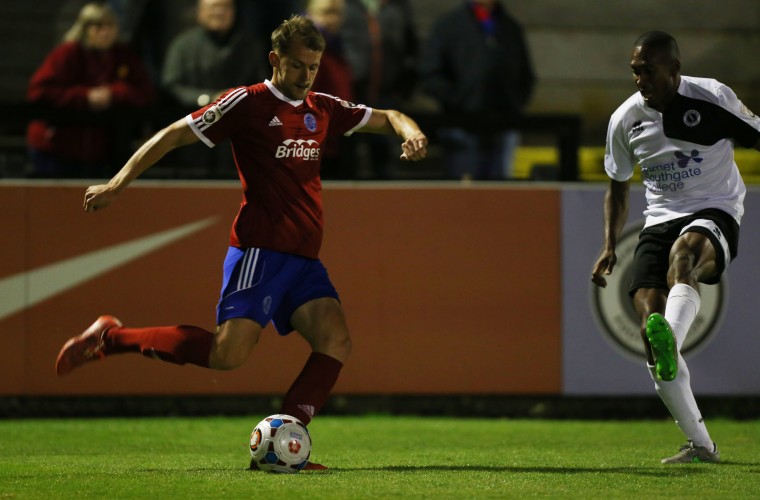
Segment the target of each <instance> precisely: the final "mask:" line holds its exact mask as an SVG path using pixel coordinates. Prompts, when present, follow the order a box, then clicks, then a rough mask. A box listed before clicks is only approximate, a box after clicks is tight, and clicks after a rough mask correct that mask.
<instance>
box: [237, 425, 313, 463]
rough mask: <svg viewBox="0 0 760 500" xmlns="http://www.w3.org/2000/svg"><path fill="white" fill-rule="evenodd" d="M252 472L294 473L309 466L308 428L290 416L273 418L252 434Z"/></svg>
mask: <svg viewBox="0 0 760 500" xmlns="http://www.w3.org/2000/svg"><path fill="white" fill-rule="evenodd" d="M250 445H251V469H253V468H254V467H258V468H259V469H261V470H263V471H267V472H288V473H295V472H298V471H300V470H301V469H303V468H304V467H305V466H306V464H307V463H308V462H309V455H310V454H311V436H309V431H308V430H307V429H306V426H305V425H304V424H303V422H301V421H300V420H298V419H297V418H296V417H292V416H290V415H283V414H276V415H270V416H268V417H267V418H265V419H264V420H262V421H261V422H259V423H258V424H257V425H256V427H254V429H253V432H251V440H250Z"/></svg>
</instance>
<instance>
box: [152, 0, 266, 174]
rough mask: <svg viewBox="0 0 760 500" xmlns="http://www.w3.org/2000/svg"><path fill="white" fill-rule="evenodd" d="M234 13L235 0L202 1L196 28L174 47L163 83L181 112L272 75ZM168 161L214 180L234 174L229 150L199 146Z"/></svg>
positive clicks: (181, 36) (169, 51)
mask: <svg viewBox="0 0 760 500" xmlns="http://www.w3.org/2000/svg"><path fill="white" fill-rule="evenodd" d="M235 14H236V7H235V2H234V1H233V0H198V3H197V26H194V27H192V28H190V29H189V30H187V31H185V32H184V33H182V34H180V35H179V36H178V37H177V38H175V39H174V40H173V41H172V43H171V45H170V46H169V49H168V51H167V54H166V60H165V61H164V65H163V72H162V77H161V83H162V88H163V90H164V91H165V92H166V93H167V94H168V96H169V97H170V98H171V99H173V100H174V102H175V103H176V104H179V105H180V106H181V107H182V108H183V109H182V112H186V111H190V110H195V109H197V108H199V107H203V106H205V105H207V104H208V103H210V102H213V101H215V100H216V99H217V97H219V95H221V94H222V93H223V92H224V91H226V90H228V89H229V88H231V87H236V86H240V85H251V84H253V83H256V82H259V81H262V80H263V79H264V78H267V77H268V76H270V75H269V71H268V70H269V69H270V68H269V64H268V62H267V59H266V58H264V57H262V56H260V54H262V53H264V51H262V49H261V47H260V46H259V42H258V40H257V39H256V37H254V36H253V35H251V34H250V33H248V32H247V31H245V30H243V29H239V28H238V26H237V23H236V15H235ZM167 161H169V162H171V161H175V162H179V163H182V164H183V165H185V166H187V165H190V166H200V167H203V168H207V169H209V174H210V175H211V176H221V177H224V176H226V175H227V174H232V175H234V171H233V169H232V167H231V166H230V165H233V162H232V153H231V151H230V148H229V147H218V148H212V149H209V148H207V147H204V145H202V144H197V145H194V146H191V147H188V148H183V149H182V150H179V151H177V152H175V153H173V154H172V156H170V157H168V158H167ZM221 169H227V172H222V171H220V170H221Z"/></svg>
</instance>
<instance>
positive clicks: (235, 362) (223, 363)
mask: <svg viewBox="0 0 760 500" xmlns="http://www.w3.org/2000/svg"><path fill="white" fill-rule="evenodd" d="M249 354H250V353H248V352H245V353H243V352H230V351H226V352H221V353H219V352H213V353H212V356H211V360H210V362H209V365H210V366H211V368H214V369H216V370H225V371H226V370H234V369H235V368H239V367H241V366H243V364H245V362H246V361H247V360H248V355H249Z"/></svg>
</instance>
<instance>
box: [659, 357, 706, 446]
mask: <svg viewBox="0 0 760 500" xmlns="http://www.w3.org/2000/svg"><path fill="white" fill-rule="evenodd" d="M647 368H649V374H650V375H651V376H652V380H654V388H655V389H656V390H657V394H659V395H660V399H662V402H663V403H665V406H666V407H667V408H668V410H669V411H670V414H671V415H672V416H673V418H674V419H675V421H676V425H677V426H678V428H679V429H681V432H683V433H684V435H686V438H687V439H689V440H690V441H693V442H694V444H695V445H696V446H704V447H705V448H707V449H708V450H712V449H713V441H712V439H711V438H710V434H709V433H708V432H707V426H706V425H705V423H704V421H703V420H702V414H701V413H700V412H699V408H698V407H697V401H696V400H695V399H694V393H692V391H691V384H690V380H691V377H690V376H689V369H688V368H687V367H686V362H684V359H683V356H681V355H680V354H679V356H678V375H676V378H675V379H674V380H672V381H670V382H664V381H662V380H658V379H657V375H656V373H655V368H654V366H651V365H647Z"/></svg>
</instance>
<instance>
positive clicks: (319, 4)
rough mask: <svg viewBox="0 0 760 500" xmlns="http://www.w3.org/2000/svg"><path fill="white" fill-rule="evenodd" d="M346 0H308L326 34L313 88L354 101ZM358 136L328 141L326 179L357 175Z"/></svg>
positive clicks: (323, 175)
mask: <svg viewBox="0 0 760 500" xmlns="http://www.w3.org/2000/svg"><path fill="white" fill-rule="evenodd" d="M345 8H346V2H345V0H307V2H306V15H307V16H308V17H310V18H311V19H312V21H314V24H315V25H316V26H317V28H319V31H320V32H322V36H324V37H325V42H326V47H325V51H324V52H323V53H322V60H321V62H320V64H319V71H318V72H317V77H316V78H315V79H314V83H313V84H312V86H311V89H312V90H313V91H315V92H324V93H326V94H331V95H334V96H336V97H340V98H341V99H343V100H346V101H349V102H353V101H354V99H355V98H354V91H353V80H354V78H353V74H352V73H351V66H350V65H349V64H348V60H347V59H346V56H345V52H344V40H343V36H342V34H341V27H342V25H343V18H344V16H345ZM354 148H355V139H354V136H335V137H331V138H330V141H328V142H327V143H326V144H325V148H324V152H323V156H322V168H321V170H320V177H321V178H322V179H353V178H355V177H356V155H355V149H354Z"/></svg>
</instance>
